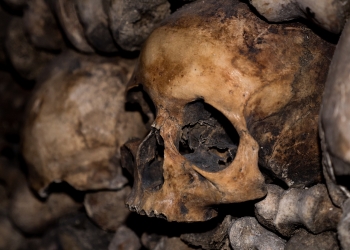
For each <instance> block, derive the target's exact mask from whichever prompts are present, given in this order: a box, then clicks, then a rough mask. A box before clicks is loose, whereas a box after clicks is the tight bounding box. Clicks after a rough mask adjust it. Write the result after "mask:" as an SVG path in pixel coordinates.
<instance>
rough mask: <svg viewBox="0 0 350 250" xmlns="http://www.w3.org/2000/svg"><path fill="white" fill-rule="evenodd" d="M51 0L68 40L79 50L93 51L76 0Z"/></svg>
mask: <svg viewBox="0 0 350 250" xmlns="http://www.w3.org/2000/svg"><path fill="white" fill-rule="evenodd" d="M51 2H52V6H53V9H54V12H55V14H56V15H57V18H58V20H59V22H60V24H61V26H62V28H63V30H64V33H65V34H66V36H67V38H68V40H69V41H70V42H71V43H72V44H73V46H74V47H76V48H77V49H78V50H80V51H82V52H86V53H93V52H94V49H93V48H92V47H91V46H90V44H89V43H88V42H87V40H86V38H85V34H84V28H83V26H82V24H81V23H80V20H79V17H78V13H77V9H76V6H75V3H74V1H72V0H53V1H51Z"/></svg>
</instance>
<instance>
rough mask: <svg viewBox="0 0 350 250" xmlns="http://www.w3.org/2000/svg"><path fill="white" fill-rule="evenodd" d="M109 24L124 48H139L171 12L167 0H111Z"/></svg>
mask: <svg viewBox="0 0 350 250" xmlns="http://www.w3.org/2000/svg"><path fill="white" fill-rule="evenodd" d="M108 10H109V26H110V28H111V31H112V34H113V37H114V39H115V41H116V42H117V44H118V45H119V46H120V47H121V48H123V49H124V50H128V51H134V50H139V49H140V47H141V45H142V43H143V42H144V41H145V40H146V38H147V37H148V36H149V34H150V33H151V32H152V30H153V29H154V28H155V27H156V26H158V25H159V23H160V22H161V21H162V20H163V19H164V18H165V17H166V16H168V15H169V14H170V4H169V2H168V1H166V0H151V1H139V0H138V1H123V0H111V1H110V6H109V7H108Z"/></svg>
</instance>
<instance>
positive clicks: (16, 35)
mask: <svg viewBox="0 0 350 250" xmlns="http://www.w3.org/2000/svg"><path fill="white" fill-rule="evenodd" d="M5 46H6V51H7V54H8V57H9V59H10V61H11V63H12V65H13V67H14V68H15V70H16V71H17V72H18V73H19V74H20V75H21V76H22V77H24V78H26V79H29V80H33V79H35V78H36V77H37V76H38V75H39V74H40V72H41V70H42V69H43V67H44V66H45V65H46V64H47V63H48V62H49V61H51V60H52V58H53V57H54V55H53V54H51V53H48V52H45V51H40V50H38V49H36V48H35V47H34V45H33V44H31V43H30V41H29V40H28V38H27V36H26V35H25V30H24V21H23V19H21V18H18V17H14V18H13V19H12V20H11V23H10V24H9V27H8V32H7V36H6V41H5Z"/></svg>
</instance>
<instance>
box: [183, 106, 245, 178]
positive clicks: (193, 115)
mask: <svg viewBox="0 0 350 250" xmlns="http://www.w3.org/2000/svg"><path fill="white" fill-rule="evenodd" d="M183 121H184V123H183V127H182V134H181V139H180V144H179V152H180V154H182V155H183V156H184V157H185V158H186V159H187V160H188V161H190V162H191V163H193V164H195V165H196V166H197V167H198V168H200V169H203V170H205V171H208V172H218V171H221V170H223V169H225V168H226V167H227V166H228V165H230V164H231V163H232V161H233V160H234V158H235V156H236V153H237V149H238V145H239V135H238V133H237V131H236V129H235V128H234V126H233V125H232V124H231V122H230V121H229V120H228V119H227V118H226V117H225V116H224V115H223V114H222V113H221V112H220V111H218V110H217V109H215V108H214V107H212V106H210V105H209V104H207V103H205V102H204V101H203V100H198V101H195V102H191V103H189V104H187V105H186V107H185V109H184V119H183Z"/></svg>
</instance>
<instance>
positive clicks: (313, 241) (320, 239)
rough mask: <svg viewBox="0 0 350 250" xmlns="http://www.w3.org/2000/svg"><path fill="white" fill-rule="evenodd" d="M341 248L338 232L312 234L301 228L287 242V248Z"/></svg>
mask: <svg viewBox="0 0 350 250" xmlns="http://www.w3.org/2000/svg"><path fill="white" fill-rule="evenodd" d="M295 249H303V250H316V249H322V250H339V244H338V241H337V234H336V233H335V232H332V231H326V232H323V233H320V234H316V235H314V234H312V233H309V232H308V231H306V230H305V229H299V230H298V231H296V232H295V234H294V235H293V236H292V238H291V239H290V240H289V241H288V242H287V244H286V248H285V250H295ZM344 249H345V248H344Z"/></svg>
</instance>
